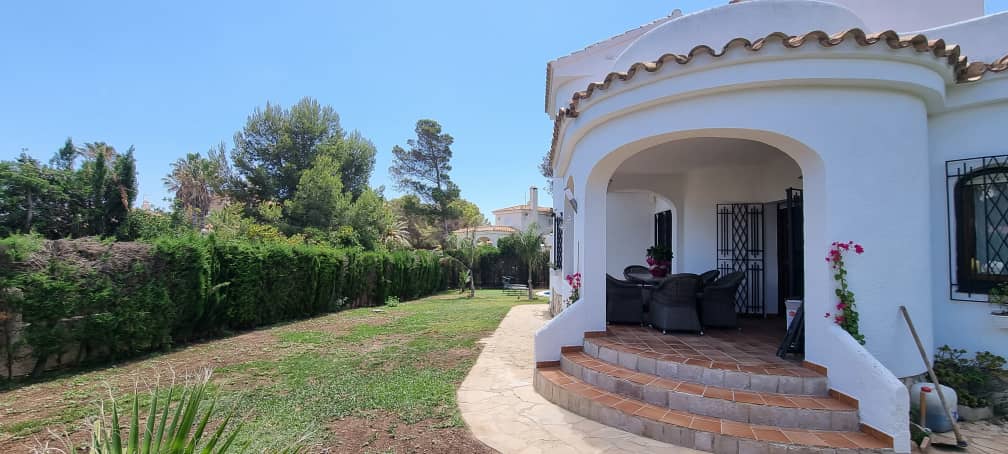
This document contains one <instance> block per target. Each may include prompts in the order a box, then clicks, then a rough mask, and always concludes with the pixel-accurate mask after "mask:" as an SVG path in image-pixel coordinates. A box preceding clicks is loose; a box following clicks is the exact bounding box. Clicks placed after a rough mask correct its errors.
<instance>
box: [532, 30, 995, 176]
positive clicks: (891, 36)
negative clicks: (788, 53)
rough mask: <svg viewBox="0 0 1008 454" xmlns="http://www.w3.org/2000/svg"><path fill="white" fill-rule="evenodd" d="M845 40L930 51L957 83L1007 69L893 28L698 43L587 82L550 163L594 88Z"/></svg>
mask: <svg viewBox="0 0 1008 454" xmlns="http://www.w3.org/2000/svg"><path fill="white" fill-rule="evenodd" d="M847 40H854V41H855V42H856V43H857V44H859V45H861V46H871V45H874V44H877V43H879V42H884V43H885V44H886V45H888V46H889V47H890V48H892V49H904V48H912V49H914V50H916V51H917V52H930V53H932V54H934V55H935V56H936V57H939V58H944V59H946V61H947V62H948V64H949V65H950V66H952V67H953V70H954V72H955V78H956V82H957V83H965V82H975V81H977V80H980V79H981V78H982V77H983V75H984V74H985V73H988V72H1002V71H1006V70H1008V55H1006V56H1004V57H1002V58H1000V59H998V60H997V61H995V62H993V63H971V64H967V59H966V57H965V56H963V55H961V54H960V49H959V46H958V45H946V43H945V41H944V40H941V39H938V40H928V38H927V37H926V36H924V35H920V34H918V35H913V36H906V37H901V36H900V35H899V34H897V33H896V32H894V31H892V30H889V31H885V32H881V33H873V34H868V33H865V32H864V31H863V30H861V29H858V28H853V29H850V30H847V31H844V32H841V33H836V34H833V35H829V34H827V33H826V32H823V31H813V32H809V33H806V34H804V35H797V36H791V35H788V34H786V33H781V32H776V33H771V34H769V35H767V36H765V37H763V38H760V39H757V40H755V41H749V40H748V39H745V38H735V39H733V40H731V41H729V42H728V43H727V44H725V45H724V47H722V48H721V50H715V49H713V48H711V47H710V46H707V45H700V46H696V47H694V48H693V49H691V50H690V51H689V52H688V53H686V54H671V53H670V54H665V55H662V56H661V57H659V58H658V59H657V60H654V61H649V62H638V63H634V64H633V65H631V66H630V68H628V69H627V70H626V71H623V72H611V73H609V74H608V75H606V76H605V78H604V79H603V80H602V82H593V83H590V84H588V87H587V88H586V89H584V90H582V91H579V92H576V93H574V95H573V96H572V98H571V102H570V104H569V105H568V106H567V107H566V108H561V109H560V110H559V112H558V114H557V117H556V120H555V121H554V123H553V141H552V145H551V147H550V155H549V158H550V163H551V164H552V161H553V159H554V158H555V155H556V147H557V144H558V142H559V139H560V127H561V125H562V122H563V120H564V118H576V117H577V116H578V114H579V112H578V106H579V104H580V102H581V101H582V100H584V99H588V98H590V97H591V96H592V95H593V94H594V93H595V92H596V91H600V90H606V89H608V88H609V87H610V86H611V85H612V83H613V82H614V81H617V80H619V81H624V82H625V81H628V80H630V79H632V78H633V77H634V76H635V75H636V74H637V73H638V72H640V71H646V72H657V71H659V70H661V69H662V67H663V66H665V64H670V63H677V64H679V65H687V64H689V63H690V62H692V61H693V60H694V58H695V57H697V56H699V55H706V56H710V57H715V58H716V57H721V56H724V55H725V54H726V53H727V52H728V51H729V50H731V49H734V48H741V49H745V50H748V51H751V52H758V51H760V50H761V49H763V48H764V47H766V46H767V44H769V43H772V42H779V43H780V44H781V45H783V46H784V47H785V48H787V49H796V48H799V47H802V46H803V45H804V44H805V43H808V42H818V43H819V44H820V45H821V46H823V47H825V48H831V47H835V46H837V45H839V44H841V43H843V42H844V41H847Z"/></svg>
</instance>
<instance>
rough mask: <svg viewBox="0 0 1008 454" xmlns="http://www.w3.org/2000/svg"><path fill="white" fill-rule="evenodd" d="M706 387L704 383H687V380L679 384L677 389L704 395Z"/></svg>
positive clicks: (682, 391)
mask: <svg viewBox="0 0 1008 454" xmlns="http://www.w3.org/2000/svg"><path fill="white" fill-rule="evenodd" d="M704 388H706V387H705V386H704V385H698V384H696V383H686V382H683V383H680V384H679V386H678V387H677V388H676V389H675V390H676V391H679V392H681V393H687V394H693V395H697V396H702V395H703V393H704Z"/></svg>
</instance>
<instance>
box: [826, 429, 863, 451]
mask: <svg viewBox="0 0 1008 454" xmlns="http://www.w3.org/2000/svg"><path fill="white" fill-rule="evenodd" d="M816 436H818V437H819V438H822V439H823V441H825V442H826V443H829V446H830V447H831V448H857V447H858V444H857V443H855V442H853V441H851V440H850V439H849V438H847V437H845V436H843V435H841V434H840V433H839V432H819V433H816Z"/></svg>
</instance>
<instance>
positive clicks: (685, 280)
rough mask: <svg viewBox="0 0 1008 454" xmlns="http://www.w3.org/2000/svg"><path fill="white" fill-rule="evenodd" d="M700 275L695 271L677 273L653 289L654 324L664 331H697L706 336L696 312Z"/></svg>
mask: <svg viewBox="0 0 1008 454" xmlns="http://www.w3.org/2000/svg"><path fill="white" fill-rule="evenodd" d="M699 286H700V278H699V276H697V275H695V274H675V275H672V276H669V277H667V278H665V280H663V281H662V282H661V283H660V284H658V285H657V286H655V288H654V290H652V292H651V298H650V313H651V324H652V325H654V327H655V328H658V329H660V330H661V332H662V334H665V333H667V332H668V331H696V332H699V333H700V335H703V326H702V325H701V324H700V315H699V314H698V313H697V304H696V302H697V300H696V295H697V290H698V289H699Z"/></svg>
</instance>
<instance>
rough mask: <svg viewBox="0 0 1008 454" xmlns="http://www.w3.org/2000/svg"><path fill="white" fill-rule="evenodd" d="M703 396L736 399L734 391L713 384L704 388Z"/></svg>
mask: <svg viewBox="0 0 1008 454" xmlns="http://www.w3.org/2000/svg"><path fill="white" fill-rule="evenodd" d="M703 396H704V397H710V398H712V399H721V400H734V398H733V397H734V396H733V393H732V391H731V390H730V389H724V388H715V387H712V386H708V387H707V389H705V390H704V393H703Z"/></svg>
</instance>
